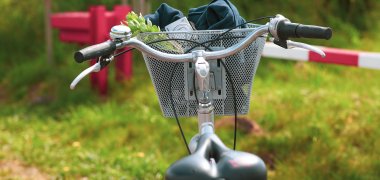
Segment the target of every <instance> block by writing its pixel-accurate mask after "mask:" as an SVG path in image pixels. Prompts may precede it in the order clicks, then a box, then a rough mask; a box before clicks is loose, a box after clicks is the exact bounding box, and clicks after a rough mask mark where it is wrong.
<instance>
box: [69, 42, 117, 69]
mask: <svg viewBox="0 0 380 180" xmlns="http://www.w3.org/2000/svg"><path fill="white" fill-rule="evenodd" d="M116 45H117V43H116V42H115V41H111V40H108V41H106V42H103V43H100V44H95V45H92V46H89V47H86V48H84V49H82V50H80V51H77V52H75V54H74V59H75V61H76V62H78V63H82V62H83V61H86V60H89V59H93V58H97V57H99V56H104V55H109V54H111V53H112V52H113V51H115V50H116Z"/></svg>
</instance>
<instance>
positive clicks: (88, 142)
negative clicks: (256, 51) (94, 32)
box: [0, 0, 380, 179]
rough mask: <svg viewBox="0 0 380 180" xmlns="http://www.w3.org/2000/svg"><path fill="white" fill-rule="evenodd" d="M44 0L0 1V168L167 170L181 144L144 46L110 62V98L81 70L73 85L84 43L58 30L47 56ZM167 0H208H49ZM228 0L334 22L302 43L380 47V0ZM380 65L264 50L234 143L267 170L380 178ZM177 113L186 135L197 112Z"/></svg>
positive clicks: (114, 1)
mask: <svg viewBox="0 0 380 180" xmlns="http://www.w3.org/2000/svg"><path fill="white" fill-rule="evenodd" d="M46 2H47V1H41V0H28V1H22V0H2V1H0V9H2V10H1V11H0V17H1V18H0V37H1V40H0V47H1V48H0V67H2V70H1V71H0V107H1V108H0V179H3V178H10V179H12V178H14V179H28V178H29V179H51V178H67V179H87V178H89V179H104V178H110V177H112V178H117V179H120V178H123V179H163V176H164V173H165V170H166V168H167V167H168V166H169V165H170V164H171V163H172V162H174V161H175V160H177V159H179V158H180V157H183V156H184V155H186V153H187V152H186V149H185V147H184V145H183V143H182V140H181V139H180V136H179V130H178V129H177V125H176V122H175V120H174V119H166V118H164V117H163V116H162V114H161V110H160V107H159V104H158V99H157V97H156V96H155V92H154V89H153V85H152V83H151V80H150V77H149V74H148V72H147V70H146V67H145V64H144V62H143V59H142V57H141V55H140V53H139V52H134V56H133V78H132V79H130V80H128V81H124V82H123V83H117V82H115V81H114V80H113V78H111V77H113V76H115V74H114V73H113V72H114V71H113V70H112V69H114V66H110V68H111V70H110V71H109V72H110V78H109V81H110V82H109V86H108V88H109V90H108V95H107V96H106V97H104V96H103V97H101V96H99V95H98V93H97V92H96V91H94V90H93V89H92V88H91V86H90V83H89V80H88V78H86V79H84V80H83V81H82V82H81V83H80V84H79V86H78V87H77V88H76V90H75V91H71V90H69V84H70V82H71V80H72V79H73V78H75V76H76V75H77V74H78V73H80V72H81V71H82V70H83V69H85V68H87V67H88V64H85V63H83V64H77V63H75V62H74V60H73V53H74V52H75V51H76V50H78V49H80V48H81V47H83V46H79V45H76V44H68V43H63V42H61V41H60V40H59V38H58V31H57V30H53V31H52V32H53V34H52V36H51V37H52V38H53V39H52V42H53V43H52V46H51V49H52V52H53V54H52V56H51V58H50V60H49V59H48V58H47V57H48V55H47V53H46V52H47V49H46V44H45V43H46V39H45V37H46V29H45V21H44V18H45V12H46V11H45V10H46V9H45V4H44V3H46ZM164 2H165V3H167V4H169V5H171V6H173V7H175V8H178V9H180V10H182V12H184V14H185V15H186V14H187V12H188V9H189V8H193V7H198V6H201V5H205V4H208V3H209V1H200V0H181V1H177V0H166V1H162V0H154V1H153V0H151V1H149V0H145V1H137V0H134V1H122V0H85V1H76V0H65V1H54V0H52V1H51V8H50V10H51V13H57V12H66V11H88V9H89V7H90V6H91V5H105V6H106V7H107V9H109V10H112V8H113V7H114V6H115V5H118V4H123V3H124V4H128V5H131V6H133V8H134V11H135V12H137V13H138V12H142V13H143V14H147V13H150V12H153V11H154V10H155V9H156V8H157V7H158V6H159V5H160V4H161V3H164ZM231 2H232V3H233V4H235V6H236V7H237V8H238V10H239V11H240V14H241V15H242V16H243V17H244V18H245V19H247V20H250V19H254V18H257V17H261V16H267V15H275V14H283V15H285V16H286V17H288V18H290V19H291V20H292V21H294V22H299V23H303V24H317V25H322V26H330V27H332V29H333V32H334V33H333V38H332V39H331V40H329V41H324V40H313V41H310V40H307V41H305V40H302V41H303V42H308V43H312V44H315V45H323V46H328V47H336V48H344V49H354V50H360V51H371V52H380V44H379V43H378V42H379V41H380V35H379V34H378V32H379V31H380V23H379V21H378V19H379V17H380V11H379V8H380V1H377V0H314V1H296V0H282V1H275V0H239V1H237V0H232V1H231ZM261 23H265V21H262V22H261ZM379 76H380V71H378V70H370V69H360V68H354V67H347V66H338V65H328V64H317V63H307V62H306V63H303V62H295V61H282V60H277V59H269V58H262V60H261V63H260V67H259V68H258V71H257V74H256V76H255V81H254V86H253V90H252V95H253V96H252V98H251V107H250V112H249V114H247V115H246V116H241V117H242V118H244V119H245V120H246V121H248V122H247V123H248V124H251V125H252V124H253V125H254V128H252V129H249V128H248V130H247V129H242V128H240V129H239V131H238V143H237V149H238V150H242V151H247V152H251V153H255V154H257V155H259V156H260V157H261V158H263V159H264V160H265V162H266V164H267V167H268V170H269V172H268V174H269V179H379V178H380V156H379V154H380V141H379V139H378V137H380V130H379V127H380V111H379V109H380V81H379V80H378V79H379V78H378V77H379ZM229 119H231V118H229ZM216 121H217V122H218V121H220V122H225V123H219V124H220V127H218V128H217V133H218V135H219V136H220V137H221V139H222V140H223V141H224V143H225V144H226V145H227V146H229V147H231V146H232V143H233V128H232V126H230V125H229V124H230V123H229V120H228V118H227V119H223V118H222V117H217V119H216ZM181 122H182V123H183V127H184V130H185V133H186V137H187V139H188V140H189V139H190V138H191V137H192V136H193V135H194V134H195V133H196V132H197V122H196V119H195V118H181ZM242 126H243V125H242Z"/></svg>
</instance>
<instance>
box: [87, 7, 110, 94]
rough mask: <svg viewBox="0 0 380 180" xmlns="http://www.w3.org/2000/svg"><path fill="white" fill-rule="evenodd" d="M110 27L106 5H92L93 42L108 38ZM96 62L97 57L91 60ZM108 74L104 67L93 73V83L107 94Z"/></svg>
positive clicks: (92, 62)
mask: <svg viewBox="0 0 380 180" xmlns="http://www.w3.org/2000/svg"><path fill="white" fill-rule="evenodd" d="M108 32H109V29H108V26H107V19H106V8H105V6H91V7H90V35H91V43H92V44H96V43H101V42H103V41H106V40H107V39H108V37H107V35H108ZM95 63H96V59H93V60H92V61H91V65H93V64H95ZM107 74H108V69H107V68H104V69H102V70H101V71H100V72H98V73H91V77H90V78H91V85H92V86H93V87H94V88H96V89H97V90H98V91H99V93H100V94H101V95H106V94H107Z"/></svg>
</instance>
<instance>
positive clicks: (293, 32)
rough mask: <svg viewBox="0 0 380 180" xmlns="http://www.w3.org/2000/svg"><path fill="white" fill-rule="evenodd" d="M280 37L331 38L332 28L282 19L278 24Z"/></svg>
mask: <svg viewBox="0 0 380 180" xmlns="http://www.w3.org/2000/svg"><path fill="white" fill-rule="evenodd" d="M277 32H278V37H279V38H281V39H288V38H290V37H294V38H314V39H327V40H328V39H330V38H331V36H332V30H331V28H329V27H321V26H314V25H303V24H297V23H290V22H285V21H282V22H280V23H279V24H278V26H277Z"/></svg>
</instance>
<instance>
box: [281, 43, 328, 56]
mask: <svg viewBox="0 0 380 180" xmlns="http://www.w3.org/2000/svg"><path fill="white" fill-rule="evenodd" d="M286 42H287V44H288V49H291V48H294V47H298V48H302V49H307V50H310V51H313V52H315V53H317V54H319V55H320V56H322V57H323V58H324V57H326V54H325V52H323V51H322V50H321V49H320V48H318V47H315V46H311V45H308V44H305V43H300V42H295V41H291V40H287V41H286Z"/></svg>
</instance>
